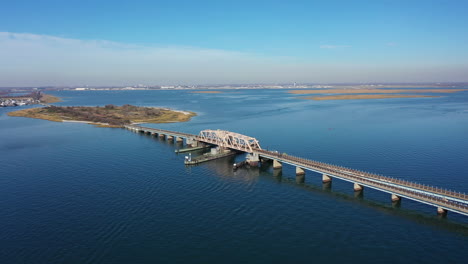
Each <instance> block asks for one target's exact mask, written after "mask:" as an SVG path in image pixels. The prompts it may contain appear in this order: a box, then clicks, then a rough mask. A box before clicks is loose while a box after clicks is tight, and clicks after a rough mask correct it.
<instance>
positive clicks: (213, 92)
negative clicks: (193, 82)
mask: <svg viewBox="0 0 468 264" xmlns="http://www.w3.org/2000/svg"><path fill="white" fill-rule="evenodd" d="M191 93H205V94H218V93H222V92H221V91H193V92H191Z"/></svg>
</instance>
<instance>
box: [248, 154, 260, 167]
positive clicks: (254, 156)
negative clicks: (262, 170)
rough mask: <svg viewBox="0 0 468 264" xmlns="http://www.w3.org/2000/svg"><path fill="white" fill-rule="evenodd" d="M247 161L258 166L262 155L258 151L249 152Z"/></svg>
mask: <svg viewBox="0 0 468 264" xmlns="http://www.w3.org/2000/svg"><path fill="white" fill-rule="evenodd" d="M246 161H247V163H249V165H250V166H258V162H259V161H260V156H258V153H249V154H247V157H246Z"/></svg>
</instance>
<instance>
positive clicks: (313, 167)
mask: <svg viewBox="0 0 468 264" xmlns="http://www.w3.org/2000/svg"><path fill="white" fill-rule="evenodd" d="M125 128H127V129H130V130H133V131H136V132H140V133H146V134H151V135H154V136H158V137H161V138H167V139H168V140H174V141H178V142H183V141H184V139H185V142H186V144H187V145H188V146H190V147H197V146H199V145H201V144H205V145H206V144H209V145H212V146H214V147H217V148H221V149H229V150H235V151H239V152H244V153H248V154H247V162H248V163H249V164H251V165H256V164H257V163H258V162H259V161H260V160H261V159H264V160H265V159H266V160H272V161H273V169H275V170H277V169H281V168H282V166H283V164H289V165H291V166H295V167H296V175H304V174H305V172H306V171H313V172H316V173H319V174H321V175H322V181H323V182H324V183H327V182H331V181H332V180H333V179H340V180H344V181H348V182H351V183H353V188H354V191H355V192H362V190H363V189H364V188H365V187H366V188H372V189H375V190H379V191H382V192H385V193H388V194H390V197H391V200H392V202H395V203H398V202H399V201H400V200H401V198H406V199H410V200H413V201H417V202H420V203H424V204H428V205H431V206H434V207H436V208H437V213H438V214H440V215H446V214H447V211H452V212H455V213H459V214H462V215H465V216H468V195H467V194H465V193H460V192H456V191H452V190H447V189H443V188H438V187H433V186H427V185H423V184H419V183H415V182H410V181H406V180H402V179H396V178H391V177H386V176H382V175H378V174H374V173H369V172H364V171H359V170H355V169H351V168H345V167H341V166H337V165H332V164H327V163H323V162H319V161H315V160H311V159H305V158H301V157H296V156H292V155H286V154H282V153H279V152H278V151H269V150H264V149H262V148H261V147H260V143H259V141H258V140H257V139H255V138H253V137H249V136H245V135H242V134H238V133H234V132H230V131H224V130H203V131H201V132H200V133H199V134H198V135H193V134H188V133H181V132H175V131H169V130H163V129H157V128H149V127H143V126H139V125H127V126H125Z"/></svg>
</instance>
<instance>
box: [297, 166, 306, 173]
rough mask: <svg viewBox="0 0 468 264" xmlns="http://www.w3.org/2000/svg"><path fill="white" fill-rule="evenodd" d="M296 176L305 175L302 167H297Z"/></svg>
mask: <svg viewBox="0 0 468 264" xmlns="http://www.w3.org/2000/svg"><path fill="white" fill-rule="evenodd" d="M296 175H305V171H304V169H303V168H301V167H296Z"/></svg>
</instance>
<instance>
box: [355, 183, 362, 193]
mask: <svg viewBox="0 0 468 264" xmlns="http://www.w3.org/2000/svg"><path fill="white" fill-rule="evenodd" d="M362 189H364V186H362V185H359V184H357V183H354V191H355V192H361V191H362Z"/></svg>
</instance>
